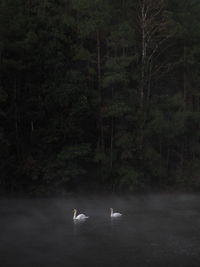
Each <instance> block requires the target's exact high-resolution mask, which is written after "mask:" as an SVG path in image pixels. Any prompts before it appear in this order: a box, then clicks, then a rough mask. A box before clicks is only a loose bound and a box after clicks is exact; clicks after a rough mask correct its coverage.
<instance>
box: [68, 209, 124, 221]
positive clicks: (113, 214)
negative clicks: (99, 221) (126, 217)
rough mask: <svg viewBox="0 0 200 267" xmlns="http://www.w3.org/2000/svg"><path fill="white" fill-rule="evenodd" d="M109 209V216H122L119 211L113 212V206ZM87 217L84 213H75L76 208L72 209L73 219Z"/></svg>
mask: <svg viewBox="0 0 200 267" xmlns="http://www.w3.org/2000/svg"><path fill="white" fill-rule="evenodd" d="M110 211H111V213H110V217H111V218H117V217H121V216H122V214H121V213H119V212H113V208H110ZM87 218H89V216H86V215H85V214H79V215H77V210H76V209H74V216H73V220H85V219H87Z"/></svg>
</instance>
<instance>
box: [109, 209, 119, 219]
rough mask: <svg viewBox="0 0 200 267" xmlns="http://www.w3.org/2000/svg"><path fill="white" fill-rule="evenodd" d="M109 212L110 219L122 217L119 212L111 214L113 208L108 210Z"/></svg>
mask: <svg viewBox="0 0 200 267" xmlns="http://www.w3.org/2000/svg"><path fill="white" fill-rule="evenodd" d="M110 211H111V213H110V217H111V218H117V217H121V216H122V214H121V213H119V212H113V208H110Z"/></svg>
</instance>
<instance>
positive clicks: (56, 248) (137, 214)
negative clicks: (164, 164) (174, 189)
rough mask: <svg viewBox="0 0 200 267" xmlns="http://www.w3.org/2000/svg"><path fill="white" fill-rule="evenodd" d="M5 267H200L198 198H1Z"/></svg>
mask: <svg viewBox="0 0 200 267" xmlns="http://www.w3.org/2000/svg"><path fill="white" fill-rule="evenodd" d="M110 207H113V208H114V211H117V212H121V213H123V216H122V217H121V218H119V219H115V220H111V219H110V216H109V215H110ZM74 208H77V209H78V212H80V213H85V214H86V215H88V216H90V218H89V219H88V220H87V221H86V222H82V223H74V222H73V220H72V215H73V209H74ZM0 266H1V267H8V266H9V267H12V266H13V267H64V266H65V267H71V266H76V267H79V266H81V267H84V266H87V267H90V266H91V267H96V266H97V267H98V266H99V267H103V266H117V267H118V266H125V267H129V266H131V267H140V266H141V267H146V266H148V267H156V266H159V267H165V266H169V267H173V266H174V267H179V266H180V267H186V266H187V267H194V266H198V267H199V266H200V197H199V196H197V195H175V194H172V195H146V196H135V197H130V196H126V197H125V196H124V197H121V198H120V197H91V198H89V197H88V198H86V197H79V198H74V199H72V198H71V199H9V200H8V199H1V200H0Z"/></svg>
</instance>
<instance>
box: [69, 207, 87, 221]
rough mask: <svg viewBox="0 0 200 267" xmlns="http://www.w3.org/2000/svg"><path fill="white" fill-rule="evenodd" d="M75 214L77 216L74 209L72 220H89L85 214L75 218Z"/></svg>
mask: <svg viewBox="0 0 200 267" xmlns="http://www.w3.org/2000/svg"><path fill="white" fill-rule="evenodd" d="M76 214H77V210H76V209H74V216H73V220H84V219H87V218H89V217H88V216H86V215H85V214H79V215H77V216H76Z"/></svg>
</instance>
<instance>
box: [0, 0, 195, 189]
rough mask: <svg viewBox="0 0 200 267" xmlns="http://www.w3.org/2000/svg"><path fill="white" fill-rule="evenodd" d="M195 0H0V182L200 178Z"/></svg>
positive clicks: (137, 184)
mask: <svg viewBox="0 0 200 267" xmlns="http://www.w3.org/2000/svg"><path fill="white" fill-rule="evenodd" d="M199 13H200V4H199V1H197V0H192V1H191V0H185V1H181V0H175V1H174V0H173V1H172V0H168V1H167V0H134V1H133V0H132V1H131V0H116V1H113V0H73V1H72V0H42V1H38V0H29V1H25V0H15V1H12V0H7V1H4V0H0V121H1V124H0V156H1V160H0V172H1V177H0V187H1V190H2V191H6V192H17V191H28V192H45V191H46V190H47V189H48V190H53V191H55V190H60V189H61V188H64V189H66V190H75V189H79V188H87V189H88V188H90V187H92V188H99V186H102V188H105V187H106V188H108V189H109V190H131V191H138V190H145V189H149V188H153V189H155V188H156V189H158V188H160V189H176V188H179V189H181V190H182V189H183V190H185V189H187V190H199V189H200V143H199V142H200V132H199V127H200V92H199V82H200V63H199V62H200V17H199Z"/></svg>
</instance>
